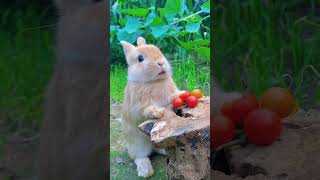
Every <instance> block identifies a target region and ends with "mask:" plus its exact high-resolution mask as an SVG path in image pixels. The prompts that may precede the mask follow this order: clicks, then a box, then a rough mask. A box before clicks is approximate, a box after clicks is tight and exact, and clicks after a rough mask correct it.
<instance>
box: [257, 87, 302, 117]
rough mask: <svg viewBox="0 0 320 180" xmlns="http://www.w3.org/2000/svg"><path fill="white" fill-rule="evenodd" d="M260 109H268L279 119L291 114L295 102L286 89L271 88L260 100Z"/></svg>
mask: <svg viewBox="0 0 320 180" xmlns="http://www.w3.org/2000/svg"><path fill="white" fill-rule="evenodd" d="M260 104H261V107H263V108H267V109H270V110H272V111H274V112H276V113H278V114H279V115H280V117H281V118H284V117H287V116H288V115H289V114H291V113H293V112H294V111H295V110H296V108H297V105H296V102H295V98H294V97H293V95H292V94H291V93H290V92H289V90H288V89H284V88H280V87H273V88H270V89H268V90H267V91H265V92H264V94H263V95H262V96H261V98H260Z"/></svg>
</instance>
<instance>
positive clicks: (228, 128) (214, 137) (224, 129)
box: [210, 115, 235, 149]
mask: <svg viewBox="0 0 320 180" xmlns="http://www.w3.org/2000/svg"><path fill="white" fill-rule="evenodd" d="M234 136H235V126H234V124H233V122H232V121H231V120H230V119H229V118H227V117H225V116H223V115H216V116H215V117H212V118H210V146H211V147H212V148H214V149H215V148H217V147H219V146H220V145H222V144H225V143H228V142H229V141H231V140H232V139H233V138H234Z"/></svg>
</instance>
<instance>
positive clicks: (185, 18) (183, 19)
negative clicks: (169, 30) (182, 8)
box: [170, 10, 203, 26]
mask: <svg viewBox="0 0 320 180" xmlns="http://www.w3.org/2000/svg"><path fill="white" fill-rule="evenodd" d="M202 12H203V11H202V10H201V11H198V12H196V13H194V14H191V15H189V16H187V17H184V18H182V19H179V20H178V21H176V22H173V23H172V24H171V25H170V26H172V25H174V24H177V23H178V22H181V21H185V20H187V19H189V18H191V17H193V16H195V15H198V14H200V13H202Z"/></svg>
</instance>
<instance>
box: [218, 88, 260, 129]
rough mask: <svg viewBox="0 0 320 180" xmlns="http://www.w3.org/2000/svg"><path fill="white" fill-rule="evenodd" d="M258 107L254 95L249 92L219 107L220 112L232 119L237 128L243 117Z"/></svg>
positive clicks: (241, 123)
mask: <svg viewBox="0 0 320 180" xmlns="http://www.w3.org/2000/svg"><path fill="white" fill-rule="evenodd" d="M258 107H259V104H258V101H257V98H256V96H255V95H253V94H251V93H245V94H243V96H242V97H241V98H239V99H236V100H235V101H233V102H231V103H225V104H224V105H223V106H222V108H221V112H222V114H223V115H225V116H227V117H229V118H230V119H231V120H232V121H234V123H235V125H236V126H237V127H238V128H242V127H243V120H244V119H245V117H246V116H247V115H248V114H249V113H250V112H251V111H252V110H254V109H257V108H258Z"/></svg>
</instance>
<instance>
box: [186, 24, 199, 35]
mask: <svg viewBox="0 0 320 180" xmlns="http://www.w3.org/2000/svg"><path fill="white" fill-rule="evenodd" d="M199 28H200V22H199V23H189V22H188V23H187V25H186V31H187V32H190V33H196V32H198V31H199Z"/></svg>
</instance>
